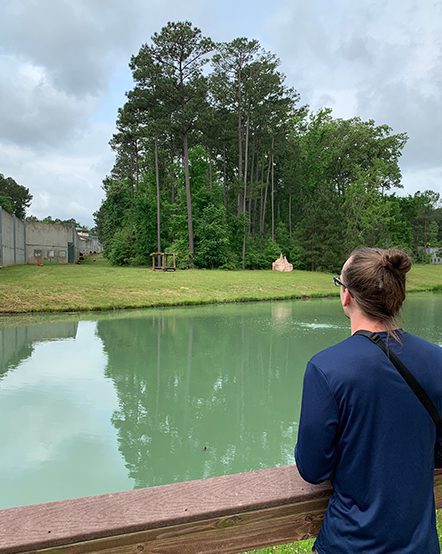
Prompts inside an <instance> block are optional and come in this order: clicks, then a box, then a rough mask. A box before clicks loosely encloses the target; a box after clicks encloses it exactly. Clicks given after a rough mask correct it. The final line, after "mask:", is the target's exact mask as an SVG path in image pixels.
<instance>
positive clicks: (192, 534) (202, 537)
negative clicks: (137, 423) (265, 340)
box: [0, 466, 442, 554]
mask: <svg viewBox="0 0 442 554" xmlns="http://www.w3.org/2000/svg"><path fill="white" fill-rule="evenodd" d="M398 471H400V468H398ZM434 490H435V499H436V507H437V508H442V470H436V471H435V488H434ZM330 494H331V487H330V484H329V483H323V484H321V485H309V484H308V483H306V482H305V481H303V480H302V479H301V477H300V476H299V474H298V472H297V470H296V467H295V466H289V467H280V468H273V469H266V470H261V471H254V472H251V473H239V474H236V475H226V476H223V477H214V478H210V479H203V480H200V481H189V482H186V483H176V484H172V485H163V486H159V487H151V488H146V489H139V490H133V491H127V492H122V493H116V494H107V495H101V496H95V497H89V498H79V499H74V500H65V501H62V502H52V503H49V504H41V505H36V506H24V507H19V508H12V509H9V510H3V511H0V553H2V554H13V553H19V552H29V551H31V552H42V553H43V552H46V553H47V554H49V553H54V552H57V553H61V552H63V553H68V554H83V553H92V552H101V553H105V554H110V553H115V554H116V553H118V554H124V553H134V554H141V553H158V554H160V553H176V554H178V553H179V554H183V553H186V554H194V553H209V552H212V553H213V552H224V553H234V552H243V551H245V550H248V549H251V548H259V547H263V546H269V545H275V544H283V543H288V542H292V541H297V540H300V539H305V538H309V537H312V536H315V535H316V534H317V533H318V531H319V528H320V526H321V522H322V519H323V515H324V511H325V509H326V507H327V503H328V499H329V496H330Z"/></svg>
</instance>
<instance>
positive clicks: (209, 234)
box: [195, 204, 229, 269]
mask: <svg viewBox="0 0 442 554" xmlns="http://www.w3.org/2000/svg"><path fill="white" fill-rule="evenodd" d="M196 236H197V237H198V241H197V249H196V255H195V265H196V266H197V267H201V268H208V269H213V268H215V267H225V266H226V265H227V264H228V262H229V233H228V228H227V225H226V217H225V210H224V207H223V206H216V205H214V204H209V205H208V206H206V207H205V208H204V209H203V211H202V214H201V218H200V219H199V220H198V226H197V227H196Z"/></svg>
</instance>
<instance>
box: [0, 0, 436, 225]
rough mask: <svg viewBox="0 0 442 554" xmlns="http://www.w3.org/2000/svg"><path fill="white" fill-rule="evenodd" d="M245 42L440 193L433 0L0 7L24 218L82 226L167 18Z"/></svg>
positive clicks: (4, 138) (2, 138) (6, 118)
mask: <svg viewBox="0 0 442 554" xmlns="http://www.w3.org/2000/svg"><path fill="white" fill-rule="evenodd" d="M179 20H189V21H191V22H192V23H193V24H194V25H195V26H197V27H199V28H200V29H201V30H202V32H203V34H204V35H206V36H210V37H211V38H212V39H214V40H216V41H230V40H232V39H234V38H236V37H239V36H245V37H248V38H255V39H257V40H259V41H260V43H261V45H262V47H263V48H265V49H266V50H270V51H271V52H273V53H275V54H276V55H277V56H278V57H279V58H280V60H281V69H282V71H283V72H284V73H285V75H286V77H287V84H288V85H289V86H293V87H294V88H295V89H296V90H297V91H298V92H299V93H300V95H301V103H302V104H308V105H309V106H310V107H311V109H312V110H317V109H319V108H322V107H330V108H332V110H333V115H334V116H335V117H342V118H349V117H353V116H360V117H361V118H362V119H374V120H375V122H376V123H377V124H383V123H387V124H388V125H390V126H391V127H392V129H393V131H394V132H397V133H399V132H404V131H405V132H407V133H408V135H409V141H408V143H407V145H406V147H405V149H404V153H403V156H402V158H401V161H400V165H401V169H402V174H403V180H402V182H403V185H404V191H403V193H406V194H413V193H414V192H416V191H418V190H426V189H432V190H435V191H437V192H439V193H441V194H442V0H358V1H355V0H309V1H307V2H306V1H305V0H302V1H301V0H273V1H272V2H262V1H260V0H255V1H251V0H244V1H242V2H238V1H233V0H224V1H223V2H220V1H219V0H186V2H182V0H181V1H180V0H0V173H2V174H3V175H5V176H8V177H12V178H13V179H15V180H16V181H17V182H18V183H19V184H21V185H24V186H25V187H27V188H29V189H30V192H31V194H32V195H33V201H32V205H31V207H30V209H29V210H28V215H31V214H32V215H35V216H37V217H39V218H43V217H45V216H48V215H50V216H52V217H53V218H56V217H59V218H61V219H69V218H71V217H74V218H75V219H76V220H77V221H79V222H80V223H82V224H85V225H89V226H92V225H93V224H94V222H93V212H94V211H96V210H97V209H98V208H99V206H100V203H101V201H102V199H103V196H104V193H103V190H102V180H103V178H104V177H105V176H106V175H107V174H109V173H110V170H111V168H112V165H113V162H114V154H113V152H112V150H111V149H110V147H109V145H108V143H109V140H110V139H111V138H112V134H113V133H114V131H115V120H116V116H117V110H118V108H119V107H121V106H123V104H124V102H125V92H126V91H128V90H130V89H131V88H132V78H131V73H130V70H129V68H128V63H129V60H130V57H131V55H133V54H136V53H137V52H138V51H139V49H140V47H141V45H142V44H145V43H146V42H149V41H150V37H151V35H152V34H153V33H154V32H159V31H160V30H161V28H162V27H163V26H164V25H166V24H167V22H168V21H179Z"/></svg>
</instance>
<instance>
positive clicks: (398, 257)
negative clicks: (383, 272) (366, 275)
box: [381, 250, 411, 273]
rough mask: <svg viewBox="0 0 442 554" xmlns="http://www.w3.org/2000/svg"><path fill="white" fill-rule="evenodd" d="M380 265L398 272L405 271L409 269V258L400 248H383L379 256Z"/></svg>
mask: <svg viewBox="0 0 442 554" xmlns="http://www.w3.org/2000/svg"><path fill="white" fill-rule="evenodd" d="M381 264H382V267H385V268H386V269H389V270H391V271H397V272H398V273H407V272H408V271H410V269H411V259H410V257H409V256H408V254H406V253H405V252H402V250H385V251H384V252H383V253H382V257H381Z"/></svg>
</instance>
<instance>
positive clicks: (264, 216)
mask: <svg viewBox="0 0 442 554" xmlns="http://www.w3.org/2000/svg"><path fill="white" fill-rule="evenodd" d="M271 164H272V155H271V154H270V153H269V165H268V167H267V179H266V186H265V190H264V205H263V207H262V213H261V225H260V233H261V236H263V234H264V224H265V218H266V210H267V191H268V190H269V180H270V168H271Z"/></svg>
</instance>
